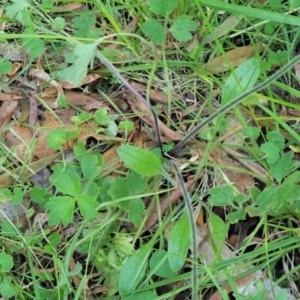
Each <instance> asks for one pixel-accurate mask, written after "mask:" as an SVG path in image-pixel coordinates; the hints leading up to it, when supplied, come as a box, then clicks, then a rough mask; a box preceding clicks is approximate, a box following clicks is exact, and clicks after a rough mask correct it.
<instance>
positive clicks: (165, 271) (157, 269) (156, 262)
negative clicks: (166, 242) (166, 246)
mask: <svg viewBox="0 0 300 300" xmlns="http://www.w3.org/2000/svg"><path fill="white" fill-rule="evenodd" d="M149 265H150V270H151V271H152V272H154V274H155V275H157V276H160V277H162V278H171V277H173V276H175V275H176V273H177V272H174V271H173V270H172V269H171V267H170V264H169V261H168V253H167V252H166V251H157V252H154V253H153V255H152V257H151V259H150V264H149Z"/></svg>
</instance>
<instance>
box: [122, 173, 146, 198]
mask: <svg viewBox="0 0 300 300" xmlns="http://www.w3.org/2000/svg"><path fill="white" fill-rule="evenodd" d="M126 181H127V185H128V187H129V189H130V191H131V195H138V194H141V193H142V192H143V191H144V190H145V189H146V188H147V186H148V182H147V179H146V178H143V177H142V176H141V175H139V174H137V173H135V172H132V173H127V175H126Z"/></svg>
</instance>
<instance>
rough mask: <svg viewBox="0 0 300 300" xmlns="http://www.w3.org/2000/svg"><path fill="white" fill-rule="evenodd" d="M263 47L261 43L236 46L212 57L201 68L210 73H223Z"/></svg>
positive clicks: (260, 50)
mask: <svg viewBox="0 0 300 300" xmlns="http://www.w3.org/2000/svg"><path fill="white" fill-rule="evenodd" d="M263 49H264V46H263V45H262V44H258V45H254V46H251V45H250V46H243V47H238V48H236V49H233V50H230V51H228V52H226V53H225V55H220V56H217V57H215V58H213V59H212V60H210V61H209V62H208V63H207V64H205V65H204V66H203V68H204V69H206V70H208V71H210V72H212V73H223V72H226V71H228V70H230V69H231V68H235V67H237V66H239V65H240V64H242V63H243V62H244V61H246V60H247V59H249V58H251V57H252V56H254V55H255V54H258V53H260V52H262V50H263Z"/></svg>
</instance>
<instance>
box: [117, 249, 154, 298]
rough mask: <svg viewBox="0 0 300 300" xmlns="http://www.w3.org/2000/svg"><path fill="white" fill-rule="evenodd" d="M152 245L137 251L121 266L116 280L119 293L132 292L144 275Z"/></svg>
mask: <svg viewBox="0 0 300 300" xmlns="http://www.w3.org/2000/svg"><path fill="white" fill-rule="evenodd" d="M151 250H152V247H149V245H146V246H144V247H142V248H141V249H140V251H139V252H138V253H136V254H135V255H133V256H132V257H130V258H129V259H127V260H126V262H125V264H124V265H123V266H122V268H121V271H120V276H119V281H118V290H119V293H120V295H121V296H122V295H127V294H130V293H132V292H134V291H135V290H136V288H137V286H138V284H139V283H140V281H141V280H142V279H143V277H144V276H145V273H146V270H147V261H148V256H149V253H150V251H151Z"/></svg>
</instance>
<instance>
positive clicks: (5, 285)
mask: <svg viewBox="0 0 300 300" xmlns="http://www.w3.org/2000/svg"><path fill="white" fill-rule="evenodd" d="M21 1H22V0H21ZM0 291H1V296H3V297H5V298H6V299H9V298H11V297H14V296H16V295H17V294H18V288H17V287H16V285H15V284H13V283H12V277H11V276H4V277H3V278H2V281H1V282H0Z"/></svg>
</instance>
